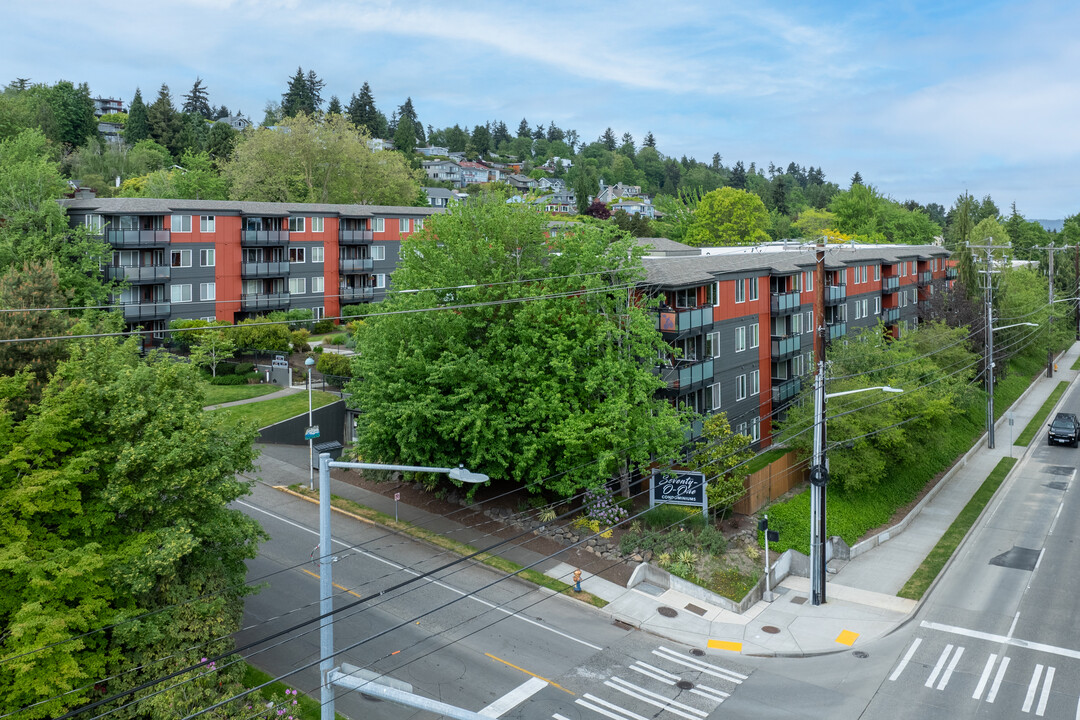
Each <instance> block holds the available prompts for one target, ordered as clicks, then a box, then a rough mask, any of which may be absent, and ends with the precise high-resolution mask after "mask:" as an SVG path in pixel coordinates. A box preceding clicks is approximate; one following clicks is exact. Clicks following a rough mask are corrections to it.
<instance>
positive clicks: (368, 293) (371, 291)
mask: <svg viewBox="0 0 1080 720" xmlns="http://www.w3.org/2000/svg"><path fill="white" fill-rule="evenodd" d="M340 295H341V302H356V301H357V300H371V299H372V298H374V297H375V288H373V287H358V288H349V287H343V288H341V291H340Z"/></svg>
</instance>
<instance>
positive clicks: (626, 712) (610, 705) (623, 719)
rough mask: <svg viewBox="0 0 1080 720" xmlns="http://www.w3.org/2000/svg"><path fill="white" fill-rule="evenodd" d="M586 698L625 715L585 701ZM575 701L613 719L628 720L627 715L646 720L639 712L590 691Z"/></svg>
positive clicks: (635, 719)
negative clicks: (622, 706) (631, 710)
mask: <svg viewBox="0 0 1080 720" xmlns="http://www.w3.org/2000/svg"><path fill="white" fill-rule="evenodd" d="M586 700H589V701H591V702H594V703H597V704H598V705H603V706H604V707H606V708H611V709H612V710H615V711H617V712H621V713H623V715H616V714H615V713H613V712H608V711H606V710H604V709H603V708H600V707H597V706H596V705H591V704H589V703H588V702H585V701H586ZM575 702H577V703H578V704H579V705H584V706H585V707H587V708H589V709H590V710H594V711H596V712H598V713H600V714H601V715H607V716H608V717H609V718H612V720H626V718H627V717H629V718H633V719H634V720H646V719H645V718H643V717H642V716H640V715H638V714H637V713H634V712H630V711H629V710H627V709H626V708H621V707H619V706H618V705H615V704H613V703H609V702H608V701H607V700H604V699H603V698H598V697H596V696H595V695H590V694H589V693H585V697H584V698H583V699H581V700H576V701H575ZM624 716H625V717H624Z"/></svg>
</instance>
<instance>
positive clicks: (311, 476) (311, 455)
mask: <svg viewBox="0 0 1080 720" xmlns="http://www.w3.org/2000/svg"><path fill="white" fill-rule="evenodd" d="M304 364H305V365H307V424H308V429H307V432H305V433H304V434H305V435H307V436H308V441H307V448H308V489H309V490H314V489H315V434H314V432H313V431H312V426H313V425H314V424H315V423H314V422H313V421H312V418H311V368H313V367H315V358H313V357H311V356H310V355H309V356H308V359H307V360H305V361H304Z"/></svg>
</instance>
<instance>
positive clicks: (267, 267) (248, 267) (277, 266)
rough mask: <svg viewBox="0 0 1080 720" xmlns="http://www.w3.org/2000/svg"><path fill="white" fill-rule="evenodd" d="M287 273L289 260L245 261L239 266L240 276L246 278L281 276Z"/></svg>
mask: <svg viewBox="0 0 1080 720" xmlns="http://www.w3.org/2000/svg"><path fill="white" fill-rule="evenodd" d="M288 274H289V262H288V261H287V260H276V261H274V262H246V263H244V264H243V265H241V266H240V276H241V277H246V278H260V277H262V278H265V277H282V276H284V275H288Z"/></svg>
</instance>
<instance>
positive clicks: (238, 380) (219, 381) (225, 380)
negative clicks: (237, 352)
mask: <svg viewBox="0 0 1080 720" xmlns="http://www.w3.org/2000/svg"><path fill="white" fill-rule="evenodd" d="M247 381H248V379H247V378H246V377H244V376H243V375H218V376H217V377H213V378H210V384H211V385H247Z"/></svg>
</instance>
